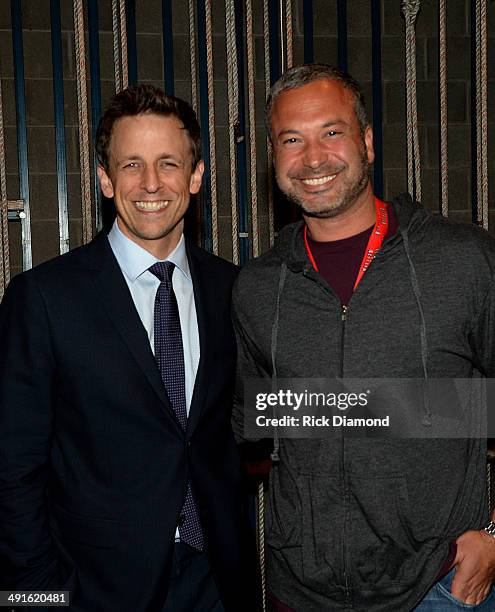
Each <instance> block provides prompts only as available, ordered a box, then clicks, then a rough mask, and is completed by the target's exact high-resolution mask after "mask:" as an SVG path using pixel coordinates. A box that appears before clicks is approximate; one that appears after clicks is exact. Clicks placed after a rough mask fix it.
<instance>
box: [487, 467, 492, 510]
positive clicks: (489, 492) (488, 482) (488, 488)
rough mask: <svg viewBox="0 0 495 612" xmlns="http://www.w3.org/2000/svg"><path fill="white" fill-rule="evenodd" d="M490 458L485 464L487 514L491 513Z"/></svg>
mask: <svg viewBox="0 0 495 612" xmlns="http://www.w3.org/2000/svg"><path fill="white" fill-rule="evenodd" d="M490 461H491V458H490V457H489V458H488V461H487V462H486V493H487V497H488V512H489V513H490V514H491V513H492V465H491V463H490Z"/></svg>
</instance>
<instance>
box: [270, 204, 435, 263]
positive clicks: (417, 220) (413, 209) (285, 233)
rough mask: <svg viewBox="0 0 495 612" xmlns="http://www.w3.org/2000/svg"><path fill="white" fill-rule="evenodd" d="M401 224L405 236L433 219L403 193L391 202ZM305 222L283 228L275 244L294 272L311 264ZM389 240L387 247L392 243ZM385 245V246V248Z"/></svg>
mask: <svg viewBox="0 0 495 612" xmlns="http://www.w3.org/2000/svg"><path fill="white" fill-rule="evenodd" d="M390 204H392V206H393V208H394V212H395V214H396V216H397V220H398V222H399V229H398V231H397V234H400V235H402V236H403V235H404V234H408V235H409V234H410V233H412V232H415V231H417V230H418V229H419V228H421V227H422V226H423V224H425V223H427V222H428V220H429V219H431V214H430V213H428V212H427V211H426V210H425V209H424V208H423V207H422V206H421V204H419V203H418V202H414V201H413V200H412V198H411V196H410V195H409V194H408V193H403V194H401V195H399V196H397V197H396V198H394V199H393V200H391V201H390ZM304 225H305V223H304V221H303V220H301V221H297V222H296V223H291V224H289V225H286V226H285V227H283V228H282V229H281V231H280V233H279V235H278V238H277V240H276V242H275V246H274V250H275V252H276V253H277V254H278V256H279V257H280V259H281V260H282V261H284V262H285V263H286V265H287V267H288V268H289V270H291V271H292V272H302V271H303V270H304V269H305V268H307V267H308V266H309V267H310V266H311V262H310V261H309V258H308V256H307V253H306V249H305V248H304V241H303V240H302V233H303V230H304ZM392 240H393V238H392V239H389V240H387V241H386V243H385V245H386V244H387V243H388V242H390V241H392ZM385 245H384V246H385Z"/></svg>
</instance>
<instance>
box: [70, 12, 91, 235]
mask: <svg viewBox="0 0 495 612" xmlns="http://www.w3.org/2000/svg"><path fill="white" fill-rule="evenodd" d="M74 39H75V52H76V83H77V114H78V120H79V163H80V165H81V200H82V239H83V243H84V244H86V243H87V242H89V241H90V240H91V239H92V237H93V222H92V219H91V170H90V168H91V162H90V156H89V121H88V95H87V89H86V48H85V40H84V7H83V0H74Z"/></svg>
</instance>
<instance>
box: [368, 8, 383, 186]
mask: <svg viewBox="0 0 495 612" xmlns="http://www.w3.org/2000/svg"><path fill="white" fill-rule="evenodd" d="M371 32H372V42H371V44H372V50H371V64H372V75H373V77H372V78H373V146H374V149H375V161H374V164H373V189H374V192H375V193H376V195H377V196H378V197H379V198H383V138H382V107H383V97H382V95H383V94H382V31H381V0H372V1H371Z"/></svg>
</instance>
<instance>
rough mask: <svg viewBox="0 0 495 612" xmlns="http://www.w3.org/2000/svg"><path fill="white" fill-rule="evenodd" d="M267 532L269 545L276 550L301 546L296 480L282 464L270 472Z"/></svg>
mask: <svg viewBox="0 0 495 612" xmlns="http://www.w3.org/2000/svg"><path fill="white" fill-rule="evenodd" d="M268 490H269V494H268V503H267V506H266V519H265V533H266V541H267V544H268V546H271V547H272V548H274V549H276V550H281V549H284V548H288V547H294V546H301V526H300V520H299V516H300V513H301V502H300V496H299V490H298V487H297V484H296V480H295V479H294V477H293V475H292V474H291V473H290V472H289V471H288V470H284V469H281V468H280V466H276V467H274V468H272V471H271V472H270V486H269V489H268Z"/></svg>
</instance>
